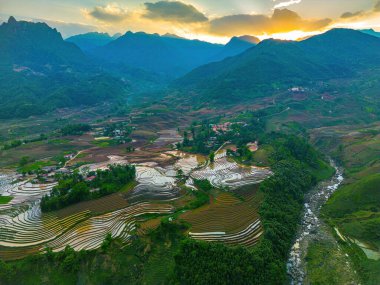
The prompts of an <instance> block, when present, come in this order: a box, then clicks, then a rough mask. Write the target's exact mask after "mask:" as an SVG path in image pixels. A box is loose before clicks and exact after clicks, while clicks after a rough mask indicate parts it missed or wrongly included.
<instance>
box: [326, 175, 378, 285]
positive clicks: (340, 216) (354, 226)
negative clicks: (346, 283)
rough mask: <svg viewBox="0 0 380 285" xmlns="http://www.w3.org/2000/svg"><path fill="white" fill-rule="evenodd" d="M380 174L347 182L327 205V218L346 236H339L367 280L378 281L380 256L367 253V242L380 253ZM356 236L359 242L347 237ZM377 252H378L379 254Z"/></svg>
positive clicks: (369, 282) (365, 281)
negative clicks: (363, 246)
mask: <svg viewBox="0 0 380 285" xmlns="http://www.w3.org/2000/svg"><path fill="white" fill-rule="evenodd" d="M379 185H380V174H373V175H370V176H367V177H365V178H362V179H360V180H359V181H357V182H355V183H352V184H349V185H346V186H343V187H342V188H341V189H339V190H338V191H337V192H336V193H335V194H334V195H333V196H332V197H331V199H330V200H329V201H328V202H327V204H326V205H325V206H324V208H323V215H324V217H325V219H326V220H327V221H328V222H329V223H330V224H331V225H332V226H333V227H337V228H338V229H339V231H340V233H341V234H342V235H343V236H345V237H346V240H341V238H340V237H338V236H337V239H338V240H339V241H340V243H342V244H343V245H344V248H345V249H346V250H347V252H349V253H350V257H351V259H352V260H353V262H354V264H355V266H356V268H357V269H358V271H359V273H360V276H361V277H362V281H363V283H364V284H377V283H378V282H379V280H378V279H376V276H379V273H380V270H379V268H380V260H377V261H376V260H371V258H376V257H372V256H371V254H370V253H368V256H366V255H365V254H364V253H365V251H367V250H366V249H365V248H363V249H361V248H360V247H359V246H362V244H364V245H365V246H366V247H367V248H368V249H369V251H368V252H374V255H377V256H380V214H379V213H380V191H379ZM348 237H349V238H351V239H355V240H357V241H358V243H357V244H355V243H353V242H352V241H349V240H347V238H348ZM376 253H377V254H376Z"/></svg>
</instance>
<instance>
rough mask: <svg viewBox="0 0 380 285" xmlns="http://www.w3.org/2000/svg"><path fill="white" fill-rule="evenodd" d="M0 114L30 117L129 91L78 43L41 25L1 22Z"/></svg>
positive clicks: (6, 116)
mask: <svg viewBox="0 0 380 285" xmlns="http://www.w3.org/2000/svg"><path fill="white" fill-rule="evenodd" d="M0 39H1V40H0V63H1V65H0V72H1V76H0V102H1V104H0V118H11V117H28V116H30V115H37V114H41V113H44V112H47V111H50V110H54V109H55V108H59V107H70V106H78V105H92V104H96V103H98V102H101V101H104V100H112V99H113V98H116V97H119V96H121V95H122V94H124V93H125V88H126V86H125V84H124V83H123V82H122V81H121V80H118V79H116V78H114V77H111V76H109V75H107V74H104V73H100V72H99V71H100V70H99V68H98V67H96V66H95V65H94V64H92V63H91V61H90V60H89V59H88V58H87V57H86V56H85V55H84V54H83V52H82V51H81V50H80V49H79V48H78V47H77V46H76V45H74V44H72V43H68V42H65V41H64V40H63V39H62V36H61V35H60V34H59V33H58V32H57V31H56V30H55V29H51V28H50V27H49V26H47V25H46V24H43V23H30V22H24V21H20V22H17V21H16V20H15V19H14V18H13V17H11V18H10V19H9V21H8V22H7V23H3V24H2V25H1V26H0Z"/></svg>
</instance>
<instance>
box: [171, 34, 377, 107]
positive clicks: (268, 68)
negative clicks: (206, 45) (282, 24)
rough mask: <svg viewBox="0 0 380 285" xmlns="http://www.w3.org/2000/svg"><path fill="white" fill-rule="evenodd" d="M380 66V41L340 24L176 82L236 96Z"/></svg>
mask: <svg viewBox="0 0 380 285" xmlns="http://www.w3.org/2000/svg"><path fill="white" fill-rule="evenodd" d="M379 67H380V40H379V39H377V38H375V37H372V36H369V35H366V34H364V33H361V32H359V31H354V30H346V29H334V30H331V31H329V32H327V33H325V34H322V35H318V36H315V37H312V38H310V39H307V40H305V41H302V42H289V41H276V40H266V41H263V42H261V43H260V44H258V45H257V46H256V47H253V48H251V49H249V50H247V51H246V52H244V53H243V54H240V55H238V56H236V57H232V58H228V59H226V60H224V61H221V62H217V63H211V64H208V65H205V66H202V67H199V68H197V69H195V70H194V71H192V72H190V73H189V74H187V75H186V76H184V77H183V78H181V79H179V80H177V81H176V84H175V86H177V87H180V88H182V89H183V88H185V89H195V90H197V91H198V93H200V94H201V95H202V94H203V95H204V96H206V94H207V96H208V97H207V98H210V97H211V98H214V99H217V100H219V101H223V102H224V101H232V102H233V101H235V100H236V99H244V98H252V97H255V96H256V97H257V96H260V95H265V94H267V93H270V92H273V91H274V90H277V89H278V88H280V89H282V88H289V87H291V86H292V85H293V86H294V85H295V84H306V85H307V84H309V83H310V82H317V81H321V80H328V79H334V78H347V77H350V76H354V75H355V74H356V73H357V72H359V71H363V70H367V69H369V68H379Z"/></svg>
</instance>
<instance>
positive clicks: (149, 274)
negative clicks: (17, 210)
mask: <svg viewBox="0 0 380 285" xmlns="http://www.w3.org/2000/svg"><path fill="white" fill-rule="evenodd" d="M186 229H187V227H186V226H185V225H183V224H175V223H168V222H164V221H163V222H162V223H161V225H160V226H159V227H158V228H157V229H156V230H154V231H151V232H150V233H148V234H147V236H146V237H145V238H138V239H134V240H133V242H132V243H131V244H130V245H129V246H125V245H124V244H123V243H122V242H120V241H119V240H117V239H116V240H115V239H112V238H111V237H110V235H107V237H106V238H105V240H104V242H103V246H102V248H100V249H98V250H95V251H80V252H75V251H74V250H72V249H71V248H70V247H66V248H65V250H63V251H61V252H58V253H54V252H52V251H51V250H49V249H47V250H46V253H45V254H43V255H42V254H40V255H35V256H29V257H28V258H26V259H23V260H19V261H14V262H8V263H4V262H3V261H1V260H0V283H1V284H4V285H13V284H19V285H37V284H43V283H46V284H57V285H71V284H78V283H79V284H94V285H97V284H99V285H101V284H115V285H117V284H132V285H138V284H176V282H175V280H174V266H175V262H174V255H175V253H176V251H177V250H178V248H179V245H180V242H181V240H183V239H184V232H185V231H186Z"/></svg>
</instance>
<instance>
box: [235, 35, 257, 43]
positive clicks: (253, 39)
mask: <svg viewBox="0 0 380 285" xmlns="http://www.w3.org/2000/svg"><path fill="white" fill-rule="evenodd" d="M234 38H237V39H239V40H241V41H245V42H247V43H251V44H258V43H259V42H260V39H259V38H256V37H254V36H249V35H245V36H240V37H234Z"/></svg>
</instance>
